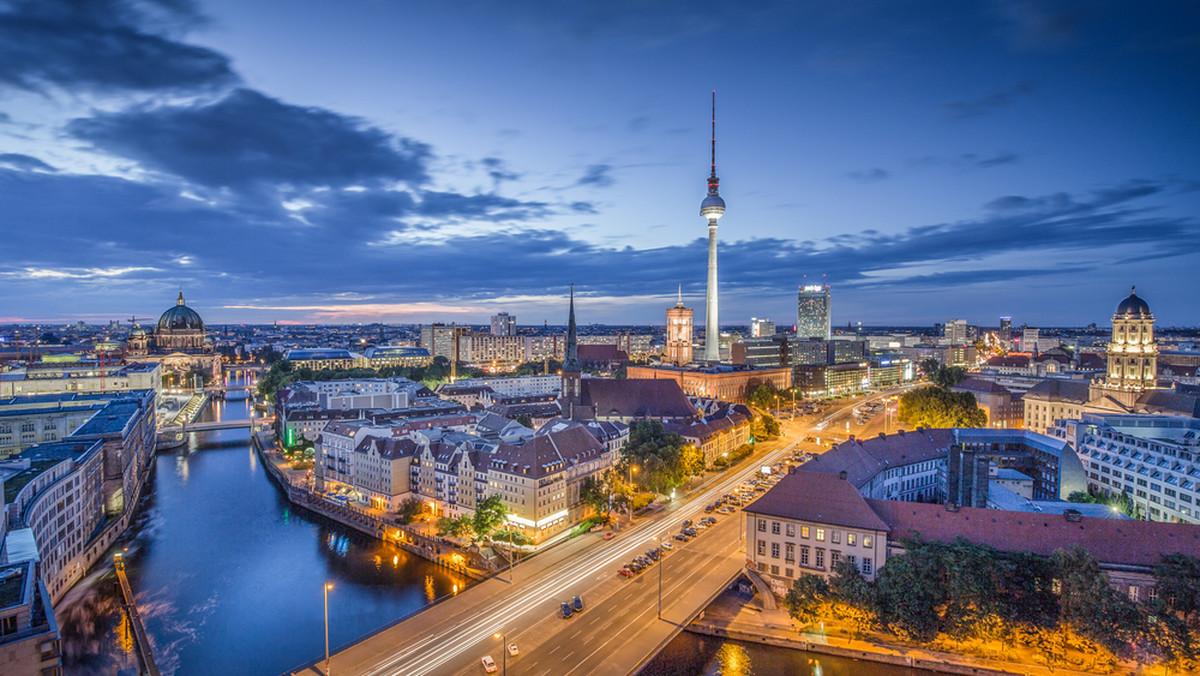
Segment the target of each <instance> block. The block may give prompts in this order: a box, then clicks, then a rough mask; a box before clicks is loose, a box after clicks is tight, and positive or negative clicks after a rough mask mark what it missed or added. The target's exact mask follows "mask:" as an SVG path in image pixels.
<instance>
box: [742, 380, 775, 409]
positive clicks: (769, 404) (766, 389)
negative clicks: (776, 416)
mask: <svg viewBox="0 0 1200 676" xmlns="http://www.w3.org/2000/svg"><path fill="white" fill-rule="evenodd" d="M778 395H779V393H778V392H776V391H775V388H774V387H771V386H770V385H767V384H765V383H764V384H762V385H759V386H758V387H756V388H754V389H753V390H752V391H751V392H750V396H749V397H747V399H746V400H747V401H748V402H749V403H750V405H751V406H753V407H754V408H757V409H759V410H760V411H770V410H772V409H774V408H775V397H777V396H778Z"/></svg>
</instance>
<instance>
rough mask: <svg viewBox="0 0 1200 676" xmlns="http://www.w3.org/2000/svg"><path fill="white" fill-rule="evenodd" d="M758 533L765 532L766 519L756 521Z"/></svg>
mask: <svg viewBox="0 0 1200 676" xmlns="http://www.w3.org/2000/svg"><path fill="white" fill-rule="evenodd" d="M758 532H760V533H765V532H767V520H766V519H759V520H758Z"/></svg>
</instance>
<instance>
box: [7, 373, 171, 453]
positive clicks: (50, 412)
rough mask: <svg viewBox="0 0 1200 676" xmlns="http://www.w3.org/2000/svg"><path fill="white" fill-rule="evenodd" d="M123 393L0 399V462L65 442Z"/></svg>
mask: <svg viewBox="0 0 1200 676" xmlns="http://www.w3.org/2000/svg"><path fill="white" fill-rule="evenodd" d="M147 389H151V390H152V389H154V388H147ZM124 394H126V393H123V392H110V393H99V392H93V393H87V394H83V393H81V394H47V395H36V396H30V395H27V396H20V397H10V398H7V399H3V400H0V459H3V458H5V457H7V456H9V455H13V454H14V453H19V452H21V451H23V450H25V449H26V448H29V447H30V446H33V445H34V444H43V443H49V442H54V441H61V440H63V439H66V438H67V437H68V436H70V435H71V434H72V433H74V432H75V430H77V429H79V428H80V427H82V426H83V425H84V424H85V423H86V422H87V421H89V420H91V419H92V418H93V417H95V415H96V413H97V412H98V411H100V410H101V409H103V408H105V407H106V406H108V405H109V403H111V402H112V401H113V400H115V399H118V398H121V397H122V396H124Z"/></svg>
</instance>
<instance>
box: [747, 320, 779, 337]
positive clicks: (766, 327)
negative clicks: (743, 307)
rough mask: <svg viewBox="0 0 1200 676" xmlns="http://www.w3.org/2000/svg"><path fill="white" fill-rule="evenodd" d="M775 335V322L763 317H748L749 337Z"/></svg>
mask: <svg viewBox="0 0 1200 676" xmlns="http://www.w3.org/2000/svg"><path fill="white" fill-rule="evenodd" d="M773 335H775V322H773V321H771V320H770V319H767V318H766V317H763V318H762V319H759V318H758V317H751V318H750V337H751V338H770V337H771V336H773Z"/></svg>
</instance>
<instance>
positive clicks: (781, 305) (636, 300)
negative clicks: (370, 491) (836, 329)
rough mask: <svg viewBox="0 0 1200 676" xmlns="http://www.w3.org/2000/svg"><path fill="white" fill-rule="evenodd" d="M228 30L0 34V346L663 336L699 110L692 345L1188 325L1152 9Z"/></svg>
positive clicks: (1188, 189)
mask: <svg viewBox="0 0 1200 676" xmlns="http://www.w3.org/2000/svg"><path fill="white" fill-rule="evenodd" d="M243 5H244V3H233V2H227V1H226V0H210V1H207V2H197V3H194V4H193V3H188V2H173V3H137V2H108V1H97V2H93V3H84V4H82V5H78V6H75V5H67V4H65V3H56V2H15V3H10V4H9V5H8V6H7V8H6V9H5V10H3V11H0V96H3V99H0V100H2V101H3V104H0V201H3V203H4V204H5V205H6V209H5V212H6V213H5V215H2V216H0V224H2V229H3V232H4V235H5V239H6V245H7V246H6V253H7V255H6V256H5V258H4V260H3V261H0V279H3V280H4V283H5V287H6V290H7V291H8V293H7V294H6V301H5V303H4V305H3V306H2V307H0V322H2V323H9V322H15V321H44V322H47V323H51V322H54V323H57V322H67V321H75V320H85V321H90V322H102V321H106V320H109V319H124V318H127V317H129V316H130V315H137V316H157V314H158V313H159V312H161V311H162V309H164V308H166V307H168V306H169V305H170V303H171V300H172V299H173V298H174V297H175V295H176V293H177V291H178V289H179V287H180V286H182V287H183V291H184V292H185V293H186V294H187V297H188V299H189V304H193V305H194V306H195V307H196V308H197V310H198V311H200V312H201V313H202V314H203V315H204V317H205V319H206V321H208V322H209V323H211V324H223V323H229V324H236V323H261V324H265V323H270V322H272V321H276V320H278V321H280V323H317V322H328V323H354V322H360V321H361V322H364V323H366V322H372V321H383V322H387V323H418V322H430V321H447V322H449V321H460V322H467V323H478V324H485V323H487V318H488V317H490V316H491V315H493V314H495V313H496V312H498V311H507V312H510V313H512V314H514V315H516V316H518V317H520V318H522V320H523V321H524V322H525V323H526V325H536V324H541V323H542V321H544V320H550V321H551V323H558V322H561V317H562V313H563V309H562V308H563V307H564V305H565V304H564V302H563V301H564V299H565V297H566V292H567V287H568V284H570V283H572V282H573V283H575V284H576V291H577V292H578V294H579V296H580V298H579V301H580V312H581V316H585V317H586V318H587V319H586V323H593V322H594V323H607V324H635V323H636V324H647V323H653V324H661V323H663V317H664V315H663V313H664V311H665V310H666V309H667V308H669V307H671V306H672V305H673V304H674V303H675V299H676V289H677V287H678V286H679V285H680V284H682V286H683V298H684V303H685V304H686V305H687V306H688V307H693V308H697V313H696V318H695V320H696V323H697V324H699V323H701V322H704V317H703V311H702V310H701V309H700V308H701V307H702V305H703V297H704V288H705V276H704V265H705V247H706V243H705V234H706V233H705V232H704V231H705V227H704V224H705V221H704V219H703V218H701V217H700V216H698V215H697V213H696V202H697V200H699V199H701V198H702V197H703V196H704V195H703V189H702V188H699V187H698V186H699V181H700V179H701V178H702V177H703V176H702V174H701V172H704V173H705V174H707V173H708V171H707V169H708V167H706V166H704V165H706V164H708V163H709V158H708V154H709V147H708V136H709V129H708V125H709V116H708V112H709V111H708V104H709V101H708V97H709V96H710V92H711V91H712V90H714V89H715V90H717V91H718V93H720V95H721V111H720V113H721V120H722V125H721V130H720V133H721V165H722V170H721V173H720V175H721V178H722V179H723V181H722V186H721V187H722V196H723V197H725V198H727V199H729V200H733V203H734V204H735V205H736V210H735V212H734V213H733V214H731V217H730V218H728V219H724V220H722V222H721V225H722V226H723V227H722V228H721V237H720V240H721V243H720V247H719V250H720V259H721V267H720V272H721V276H720V287H721V296H722V303H721V304H722V305H723V306H724V307H725V310H724V312H723V313H722V315H721V316H722V319H723V320H724V321H723V322H722V323H723V324H725V325H737V324H744V323H747V322H749V318H750V317H751V316H757V317H764V316H765V317H775V318H786V317H789V316H791V315H793V314H794V312H795V305H794V303H795V293H796V290H797V288H798V287H800V286H802V285H803V284H804V275H807V276H808V278H809V279H817V278H818V275H822V274H824V275H826V281H827V282H828V283H829V284H830V285H832V286H833V287H835V288H836V289H837V291H838V302H837V303H836V304H835V307H834V312H833V324H834V325H835V326H838V325H842V326H844V325H845V324H846V323H847V322H848V321H856V322H857V321H862V322H863V323H864V324H867V325H876V324H880V325H886V324H912V325H917V324H931V323H933V322H940V321H944V320H945V318H947V317H952V316H953V317H964V318H966V319H968V320H969V321H970V322H971V323H972V324H983V325H989V326H990V325H994V324H995V323H996V322H998V318H999V317H1000V316H1001V315H1011V316H1013V317H1014V320H1015V322H1016V323H1017V324H1018V325H1020V324H1023V323H1028V324H1030V325H1035V326H1064V325H1086V324H1090V323H1097V324H1105V323H1107V321H1108V319H1109V317H1110V316H1111V314H1112V299H1113V298H1119V297H1120V296H1121V295H1122V293H1123V292H1124V291H1125V290H1126V289H1127V288H1128V287H1129V286H1130V285H1132V284H1136V285H1137V287H1138V289H1139V295H1141V296H1144V297H1145V298H1146V299H1147V301H1148V302H1149V303H1150V304H1151V305H1152V307H1153V308H1154V311H1155V315H1156V317H1157V319H1158V322H1159V324H1160V325H1161V326H1171V325H1174V324H1178V325H1190V324H1195V322H1196V309H1197V307H1196V302H1195V300H1194V296H1193V295H1192V294H1191V292H1190V290H1189V289H1188V285H1187V284H1186V283H1180V281H1181V279H1183V278H1185V277H1186V272H1185V271H1186V270H1189V269H1191V268H1193V267H1195V265H1196V264H1197V263H1200V244H1198V243H1200V222H1198V221H1197V218H1196V216H1195V214H1196V213H1197V209H1196V207H1197V206H1200V197H1198V195H1200V193H1198V191H1197V187H1200V172H1198V171H1197V159H1196V158H1195V155H1194V153H1187V152H1184V151H1182V150H1181V149H1184V148H1189V147H1196V145H1197V143H1196V142H1197V141H1200V92H1198V90H1197V88H1196V87H1195V86H1194V80H1195V77H1194V73H1195V72H1197V71H1198V70H1200V49H1198V48H1197V46H1196V44H1195V41H1194V38H1191V39H1189V34H1188V31H1189V30H1191V29H1192V28H1193V27H1194V26H1195V25H1196V19H1197V18H1198V11H1197V9H1196V8H1195V7H1194V6H1193V5H1190V4H1188V3H1182V2H1164V3H1156V4H1154V5H1153V6H1150V7H1143V6H1140V5H1135V4H1134V3H1122V2H1114V3H1106V4H1103V5H1100V6H1093V7H1088V8H1086V9H1080V8H1076V7H1074V6H1071V5H1067V4H1062V3H1040V4H1038V5H1036V6H1035V5H1034V4H1032V3H1022V2H993V3H986V4H981V5H978V6H974V5H972V6H961V5H960V4H958V3H934V4H932V5H929V6H927V7H926V8H925V9H924V10H923V11H920V12H913V11H910V10H908V9H901V8H896V7H892V6H891V5H889V4H887V3H882V4H878V3H871V2H862V3H855V4H853V5H849V6H839V7H838V8H836V9H828V8H823V9H820V10H817V9H813V8H801V7H793V6H792V5H790V4H786V3H784V4H778V5H774V4H771V3H766V4H763V5H756V6H755V7H754V8H752V9H746V8H740V7H736V6H727V5H725V4H721V3H711V4H704V3H701V4H697V3H686V4H684V3H666V4H661V5H657V6H656V7H655V8H654V9H646V8H644V7H642V6H640V5H639V4H634V3H630V4H628V5H627V6H622V5H620V4H618V5H617V6H614V5H612V4H611V3H610V4H608V5H606V6H605V7H604V8H603V9H600V8H596V7H591V6H580V7H555V8H554V9H553V10H548V9H547V8H546V7H545V6H544V5H540V4H538V3H517V4H516V5H514V6H513V7H511V8H509V9H506V10H503V11H501V10H499V9H494V8H491V7H489V6H487V5H486V4H471V3H467V5H468V6H469V8H470V10H471V11H469V12H463V11H460V10H457V9H456V8H455V7H451V6H449V5H445V6H443V5H414V6H409V7H404V8H399V7H393V6H386V5H383V4H376V3H352V4H351V5H347V6H338V7H335V6H329V5H325V4H322V3H316V2H300V3H294V5H293V6H292V7H290V11H289V12H287V13H282V12H279V11H278V10H277V9H276V10H273V9H272V8H269V7H263V6H243ZM622 10H624V11H622ZM413 27H418V29H417V30H412V28H413ZM314 36H315V37H316V38H319V39H312V38H313V37H314ZM718 54H719V58H718V57H717V55H718ZM497 56H500V57H503V59H502V62H503V63H505V68H495V67H491V66H490V64H492V63H495V62H496V61H497V60H500V59H497ZM699 63H703V64H704V65H705V68H703V69H698V68H696V64H699Z"/></svg>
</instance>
